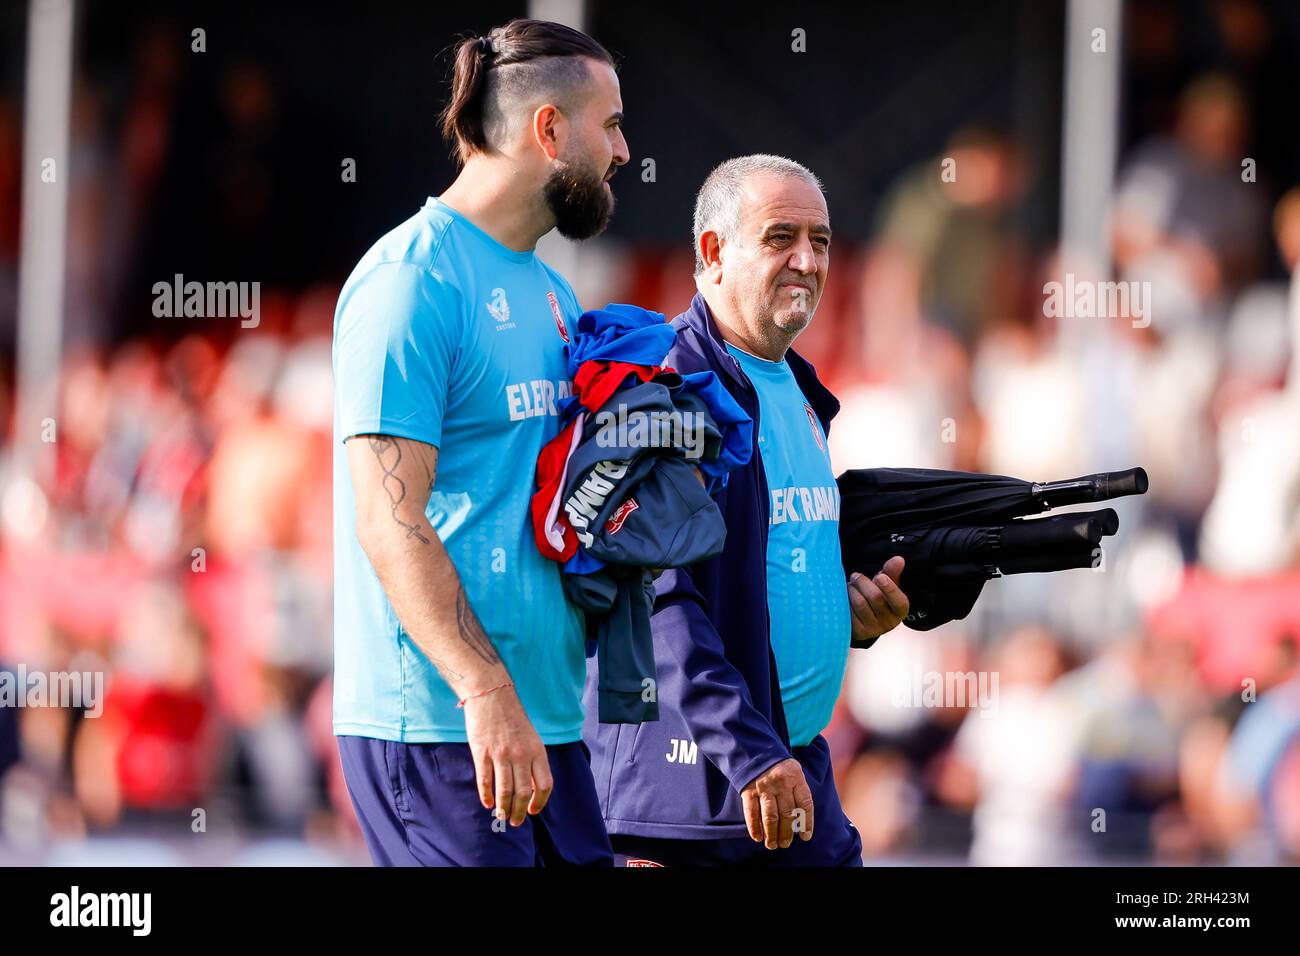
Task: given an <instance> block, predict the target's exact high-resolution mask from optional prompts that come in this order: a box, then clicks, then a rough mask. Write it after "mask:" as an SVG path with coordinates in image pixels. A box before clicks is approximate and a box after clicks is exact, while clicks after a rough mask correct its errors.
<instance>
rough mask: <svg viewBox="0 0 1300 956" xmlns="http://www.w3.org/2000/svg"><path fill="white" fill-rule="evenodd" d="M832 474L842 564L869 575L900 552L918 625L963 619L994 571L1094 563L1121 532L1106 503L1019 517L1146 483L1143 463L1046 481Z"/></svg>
mask: <svg viewBox="0 0 1300 956" xmlns="http://www.w3.org/2000/svg"><path fill="white" fill-rule="evenodd" d="M837 482H838V484H839V488H840V501H841V504H840V549H841V552H842V557H843V561H844V568H845V570H846V571H847V572H849V573H852V572H853V571H861V572H862V573H863V574H867V575H873V576H874V575H875V574H876V573H878V572H879V571H880V569H881V568H882V567H883V566H884V564H885V562H886V561H887V560H889V558H891V557H893V556H894V555H896V554H897V555H902V557H903V558H904V559H905V564H904V568H903V575H902V580H900V581H899V586H900V587H901V588H902V589H903V592H904V593H905V594H906V595H907V597H908V600H909V602H910V604H911V610H910V613H909V614H908V616H907V619H906V622H905V623H906V624H907V625H908V626H909V627H911V628H913V629H915V630H920V631H927V630H930V629H931V628H934V627H938V626H939V625H940V624H944V623H946V622H948V621H951V620H960V619H961V618H964V617H965V616H966V615H967V614H969V613H970V609H971V608H972V607H974V605H975V601H976V600H977V599H978V598H979V595H980V591H981V589H982V588H983V587H984V582H985V581H987V580H989V579H991V578H996V577H1001V576H1002V575H1004V574H1024V573H1029V572H1044V571H1061V570H1065V569H1067V568H1086V567H1091V566H1093V565H1094V564H1095V562H1096V558H1097V557H1098V555H1099V554H1100V548H1099V546H1100V543H1101V539H1102V538H1103V537H1105V536H1107V535H1113V534H1114V533H1115V532H1116V531H1117V530H1119V516H1118V515H1116V514H1115V512H1114V511H1113V510H1111V509H1110V508H1105V509H1102V510H1100V511H1086V512H1079V513H1072V514H1064V515H1051V516H1049V517H1043V518H1029V519H1028V520H1026V516H1029V515H1035V514H1041V513H1042V512H1045V511H1048V510H1050V509H1051V508H1054V507H1057V506H1059V505H1071V504H1081V503H1085V502H1093V501H1106V500H1108V499H1111V498H1119V497H1123V496H1125V495H1140V494H1144V493H1145V492H1146V490H1147V474H1146V472H1145V471H1143V470H1142V469H1141V468H1132V469H1129V470H1128V471H1121V472H1110V473H1106V474H1098V475H1087V476H1085V477H1083V478H1073V479H1071V480H1069V481H1054V482H1046V483H1038V482H1030V481H1023V480H1021V479H1019V478H1009V477H1007V476H1005V475H981V474H973V473H970V472H961V471H939V470H936V469H930V468H865V469H857V470H853V471H846V472H845V473H844V474H842V475H840V477H839V478H838V479H837Z"/></svg>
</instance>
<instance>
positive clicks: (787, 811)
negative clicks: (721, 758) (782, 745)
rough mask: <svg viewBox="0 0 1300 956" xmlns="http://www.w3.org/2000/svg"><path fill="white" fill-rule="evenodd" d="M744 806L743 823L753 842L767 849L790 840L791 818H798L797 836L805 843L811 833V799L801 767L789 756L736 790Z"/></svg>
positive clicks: (788, 842)
mask: <svg viewBox="0 0 1300 956" xmlns="http://www.w3.org/2000/svg"><path fill="white" fill-rule="evenodd" d="M740 800H741V803H743V804H744V806H745V825H746V826H747V827H748V828H749V836H750V839H752V840H753V841H754V842H755V843H761V844H763V845H764V846H765V847H767V848H768V849H769V850H775V849H776V848H777V846H780V847H781V848H782V849H785V848H786V847H788V846H789V845H790V844H791V843H793V842H794V832H795V821H796V820H799V821H800V823H799V839H801V840H803V841H804V842H805V843H806V842H808V841H809V840H811V839H812V835H813V799H812V791H811V790H809V789H808V782H807V781H806V780H804V776H803V767H801V766H800V765H799V761H797V760H795V759H794V758H793V757H790V758H787V759H785V760H782V761H781V762H780V763H779V764H776V765H775V766H773V767H770V768H769V769H768V770H767V771H766V772H765V773H763V774H762V775H761V776H759V777H758V778H756V779H755V780H753V781H752V782H751V783H750V784H749V785H748V786H746V787H745V789H744V790H741V791H740Z"/></svg>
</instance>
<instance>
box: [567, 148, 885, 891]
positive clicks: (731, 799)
mask: <svg viewBox="0 0 1300 956" xmlns="http://www.w3.org/2000/svg"><path fill="white" fill-rule="evenodd" d="M830 245H831V227H830V216H829V214H828V213H827V209H826V200H825V197H824V195H823V192H822V187H821V183H820V181H819V180H818V179H817V177H816V176H815V175H813V173H812V172H811V171H810V170H808V169H807V168H806V167H804V166H802V165H800V164H799V163H796V162H794V161H793V160H789V159H785V158H783V157H779V156H769V155H755V156H745V157H741V158H739V159H732V160H729V161H728V162H725V163H723V164H722V165H720V166H719V167H718V168H717V169H715V170H714V171H713V172H712V173H711V174H710V175H709V177H708V179H707V180H705V183H704V185H703V187H701V189H700V192H699V196H698V198H697V200H696V205H695V222H694V246H695V280H696V286H697V288H698V289H699V293H698V294H697V295H696V296H695V298H694V300H693V301H692V302H691V306H690V308H689V309H688V310H687V311H686V312H684V313H682V314H681V315H679V316H678V317H677V318H676V319H674V320H673V325H674V327H675V328H676V329H677V343H676V345H675V346H674V348H673V350H672V351H671V352H670V353H669V355H668V358H667V359H666V364H668V365H671V366H673V367H674V368H676V369H677V370H678V371H680V372H683V373H689V372H698V371H704V370H712V371H713V372H715V373H716V374H717V376H718V378H719V379H720V380H721V381H722V383H723V385H724V387H726V389H727V390H728V391H729V392H730V393H731V395H732V396H733V397H734V398H735V399H736V401H737V402H738V403H739V404H740V405H741V407H742V408H744V409H745V411H746V412H748V413H749V415H750V417H751V418H752V419H753V420H754V447H753V454H752V455H751V458H750V462H749V464H748V465H747V466H745V467H743V468H740V469H737V470H736V471H733V472H732V473H731V476H730V478H729V480H728V483H727V486H726V488H725V489H724V490H723V491H722V492H721V494H720V495H719V497H718V505H719V507H720V508H721V510H722V513H723V516H724V518H725V520H726V524H727V542H726V548H725V550H724V551H723V553H722V554H721V555H719V556H718V557H717V558H714V559H712V560H709V561H705V562H701V563H700V564H697V565H694V566H692V567H690V568H675V569H669V570H667V571H665V572H664V573H663V574H661V575H660V577H659V578H658V579H657V580H656V582H655V590H656V598H655V606H654V614H653V616H652V618H651V630H652V631H653V633H654V641H655V654H656V659H657V664H658V674H657V683H656V689H657V698H658V702H659V715H660V718H659V720H658V721H657V722H654V723H648V724H642V725H639V726H637V727H631V726H626V725H602V724H598V723H596V721H595V719H594V717H593V716H592V715H593V714H594V713H595V710H596V708H595V706H594V697H595V694H596V686H595V684H596V682H595V680H594V675H593V676H589V679H588V686H587V695H588V700H587V705H588V706H587V713H588V719H587V725H586V730H585V734H584V736H585V738H586V740H587V742H588V744H589V746H590V747H591V750H592V771H593V773H594V774H595V777H596V781H597V789H598V791H599V794H600V799H601V810H602V814H603V816H604V818H605V823H606V826H607V828H608V830H609V833H610V838H611V841H612V843H613V845H614V849H615V852H616V854H618V855H619V856H620V857H621V858H622V860H623V861H624V862H626V863H627V865H631V866H653V865H670V866H671V865H704V866H708V865H778V866H780V865H794V866H853V865H860V864H861V854H862V843H861V840H860V839H859V837H858V834H857V832H856V830H855V829H854V828H853V825H852V824H851V823H850V822H849V821H848V819H847V818H846V817H845V816H844V811H843V810H842V808H841V807H840V803H839V797H838V795H837V794H836V791H835V780H834V777H833V775H832V773H831V763H830V752H829V748H828V746H827V744H826V741H825V740H824V739H823V738H822V736H821V731H822V730H823V729H824V728H825V726H826V724H827V723H828V722H829V720H830V716H831V711H832V709H833V708H834V706H835V701H836V698H837V697H838V695H839V689H840V685H841V683H842V681H843V677H844V668H845V664H846V662H847V658H848V653H849V644H850V640H853V642H854V643H855V644H859V645H861V644H865V643H870V642H871V641H872V640H874V639H875V638H877V637H879V636H880V635H881V634H883V633H885V632H886V631H888V630H890V629H892V628H893V627H895V626H897V625H898V623H899V622H900V621H902V620H903V618H904V617H906V616H907V611H908V602H907V598H906V596H905V595H904V594H903V593H902V591H901V590H900V589H899V587H898V583H897V582H898V579H899V577H900V576H901V575H902V567H903V559H902V558H899V557H895V558H893V559H891V560H890V561H889V563H888V564H886V566H885V569H884V570H883V571H882V572H881V573H880V574H878V575H877V576H876V577H875V578H874V579H870V578H867V577H864V576H863V575H859V574H855V575H854V576H853V577H852V578H851V579H850V580H848V581H846V580H845V575H844V570H843V566H842V564H841V562H840V547H839V511H840V498H839V491H838V489H837V487H836V484H835V478H834V475H833V474H832V472H831V465H830V458H829V456H828V453H827V447H826V433H827V431H828V430H829V428H830V421H831V418H832V417H834V415H835V413H836V411H838V409H839V403H838V402H837V401H836V400H835V397H834V396H833V395H831V393H830V392H829V391H828V390H827V389H826V387H825V386H823V385H822V384H821V383H820V382H819V381H818V380H817V375H816V372H815V370H814V369H813V367H812V366H811V365H809V364H808V362H806V361H805V360H804V359H802V358H801V357H800V356H799V355H798V353H796V352H795V351H794V349H793V348H791V346H792V344H793V343H794V340H795V338H796V337H798V335H799V333H800V332H802V331H803V330H804V329H805V328H806V327H807V326H808V323H809V322H811V321H812V317H813V314H814V313H815V311H816V309H817V303H818V302H819V300H820V299H821V295H822V290H823V289H824V288H825V285H826V276H827V272H828V270H829V268H830ZM701 755H702V757H703V759H701ZM796 837H797V839H796Z"/></svg>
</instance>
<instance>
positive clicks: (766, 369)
mask: <svg viewBox="0 0 1300 956" xmlns="http://www.w3.org/2000/svg"><path fill="white" fill-rule="evenodd" d="M727 351H729V352H730V353H731V354H732V355H734V356H735V357H736V360H737V361H739V362H740V367H741V369H742V370H743V371H744V373H745V375H746V376H748V378H749V380H750V382H751V383H752V384H753V386H754V388H755V389H756V390H757V392H758V420H759V427H758V452H759V455H760V457H761V458H762V460H763V471H764V473H765V474H766V475H767V487H768V494H769V499H768V508H769V519H768V521H769V525H768V532H767V607H768V613H769V616H770V617H771V627H772V630H771V639H772V652H773V654H775V656H776V671H777V676H778V677H779V678H780V682H781V702H782V704H783V705H784V706H785V719H786V724H787V726H788V729H789V731H790V744H791V746H794V747H804V746H807V745H808V744H809V743H811V742H812V740H813V738H815V737H816V736H817V735H818V734H820V733H821V732H822V731H823V730H824V729H825V728H826V725H827V724H829V723H830V720H831V712H832V711H833V710H834V709H835V701H836V699H837V698H838V697H839V694H840V685H841V683H842V682H843V680H844V667H845V664H846V663H847V662H848V657H849V640H850V638H851V636H852V620H851V618H850V611H849V597H848V589H847V587H846V585H845V583H844V568H843V565H842V564H841V563H840V492H839V487H838V486H837V485H836V484H835V476H834V474H833V473H832V471H831V461H830V454H829V452H828V451H827V446H826V434H825V432H823V431H822V427H821V423H820V422H818V421H817V416H816V415H815V414H814V413H813V410H812V406H810V405H809V404H808V401H807V399H805V398H804V394H803V392H802V391H801V390H800V388H799V384H798V383H797V382H796V381H795V378H794V373H793V372H791V371H790V365H789V363H788V362H786V361H785V360H784V359H782V360H781V361H780V362H769V361H767V360H766V359H761V358H759V357H757V356H755V355H750V354H749V353H748V352H745V351H743V350H741V349H738V348H736V347H735V346H733V345H730V344H728V345H727Z"/></svg>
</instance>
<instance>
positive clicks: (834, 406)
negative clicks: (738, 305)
mask: <svg viewBox="0 0 1300 956" xmlns="http://www.w3.org/2000/svg"><path fill="white" fill-rule="evenodd" d="M679 318H680V319H681V320H682V322H683V324H684V325H686V326H688V327H690V328H692V329H694V330H695V331H696V332H698V333H699V335H700V337H701V338H703V339H704V341H706V342H708V343H709V346H710V347H711V348H712V349H713V351H714V353H715V356H714V357H715V358H716V360H717V365H718V366H719V367H720V368H722V369H723V370H724V371H726V373H727V374H728V375H730V376H731V378H732V379H734V380H735V381H736V382H737V384H740V385H744V379H742V378H741V375H740V371H739V364H738V363H737V362H736V360H735V358H734V357H733V356H732V354H731V353H730V352H728V351H727V347H726V345H725V344H724V343H725V340H724V339H723V338H722V333H721V332H719V331H718V323H717V321H716V320H715V319H714V318H713V312H712V310H710V309H709V304H708V303H707V302H705V301H704V296H703V295H701V294H700V293H698V292H697V293H695V298H693V299H691V305H690V308H688V309H687V310H686V311H685V312H683V313H682V314H681V316H679ZM785 360H786V361H787V362H788V363H789V364H790V371H791V372H793V373H794V380H795V381H796V382H798V383H799V388H800V389H801V390H802V391H803V394H804V397H805V398H807V399H808V404H809V405H810V406H812V410H813V413H814V414H815V415H816V416H817V417H818V418H819V419H820V420H821V424H822V431H824V432H825V433H826V434H827V435H829V434H830V432H831V419H832V418H834V417H835V416H836V415H837V414H838V413H839V410H840V402H839V399H837V398H836V397H835V395H834V394H833V393H832V392H831V390H830V389H829V388H827V387H826V386H825V385H823V384H822V383H821V380H820V379H818V378H817V370H816V369H815V368H813V366H812V363H811V362H809V361H808V360H807V359H805V358H804V357H803V356H802V355H800V354H799V353H798V352H796V351H795V350H794V349H793V348H791V349H787V350H786V353H785Z"/></svg>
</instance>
